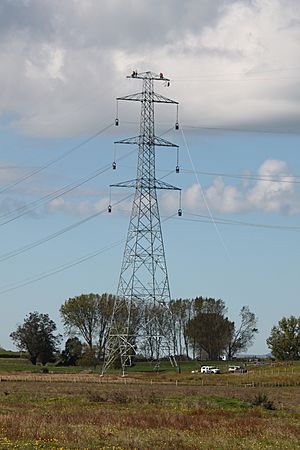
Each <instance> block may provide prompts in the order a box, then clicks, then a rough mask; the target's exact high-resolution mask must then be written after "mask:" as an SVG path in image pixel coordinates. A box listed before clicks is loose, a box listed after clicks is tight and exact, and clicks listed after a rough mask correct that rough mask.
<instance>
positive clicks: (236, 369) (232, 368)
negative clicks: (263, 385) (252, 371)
mask: <svg viewBox="0 0 300 450" xmlns="http://www.w3.org/2000/svg"><path fill="white" fill-rule="evenodd" d="M228 372H231V373H246V372H247V369H245V367H242V366H229V368H228Z"/></svg>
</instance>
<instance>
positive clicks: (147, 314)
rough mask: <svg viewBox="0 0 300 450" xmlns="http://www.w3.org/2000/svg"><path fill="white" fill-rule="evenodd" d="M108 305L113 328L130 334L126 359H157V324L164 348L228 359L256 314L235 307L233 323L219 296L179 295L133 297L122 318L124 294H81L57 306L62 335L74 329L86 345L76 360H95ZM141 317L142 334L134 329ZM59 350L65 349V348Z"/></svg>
mask: <svg viewBox="0 0 300 450" xmlns="http://www.w3.org/2000/svg"><path fill="white" fill-rule="evenodd" d="M166 306H167V307H166ZM113 310H114V324H113V327H114V330H113V334H116V335H120V336H121V335H122V333H124V331H123V330H124V329H125V327H126V326H127V327H128V326H129V329H128V330H127V329H126V333H127V332H128V336H130V344H131V345H130V349H131V350H130V352H131V354H130V355H129V356H130V358H129V361H130V365H131V363H133V361H134V358H135V357H136V355H138V357H139V358H140V357H141V358H145V359H148V360H152V361H155V360H157V359H158V355H159V353H161V351H162V350H164V349H163V348H162V345H163V344H162V342H161V341H160V340H159V339H155V338H153V336H154V334H155V330H154V328H155V327H157V326H158V327H159V333H160V334H161V335H163V336H165V338H166V339H167V341H168V349H167V350H168V352H169V353H168V354H170V356H172V355H181V356H182V357H183V358H184V359H185V358H187V359H190V358H192V359H195V358H200V359H201V358H210V359H215V358H218V357H219V356H220V355H223V354H226V355H227V357H228V358H229V359H231V358H232V357H234V356H235V355H236V354H237V353H238V352H241V351H244V350H246V349H247V348H248V347H249V346H250V344H251V343H252V341H253V339H254V335H255V333H256V332H257V328H256V323H257V318H256V316H255V314H254V313H252V312H251V311H250V309H249V307H248V306H243V308H242V309H241V311H240V323H239V324H238V325H236V324H235V323H234V322H232V321H230V320H229V319H228V318H227V317H226V312H227V309H226V306H225V302H224V301H223V300H216V299H213V298H204V297H196V298H195V299H181V298H180V299H175V300H171V301H170V302H168V303H167V305H160V304H159V303H157V304H156V305H146V306H144V305H143V304H142V302H135V303H134V302H133V303H132V305H131V313H130V323H128V322H127V316H128V311H127V303H126V301H125V300H124V299H122V298H118V297H116V296H113V295H112V294H82V295H80V296H77V297H73V298H70V299H69V300H67V301H66V302H65V303H64V304H63V305H62V306H61V308H60V313H61V317H62V319H63V323H64V326H65V330H66V335H67V336H69V337H70V338H73V337H74V335H76V336H77V337H78V338H79V339H81V340H83V341H84V342H85V346H86V347H87V348H83V350H82V351H83V354H82V355H81V356H82V357H81V358H80V362H79V363H80V364H83V365H84V364H85V365H89V364H88V363H89V361H93V364H91V365H95V364H96V363H97V362H98V363H99V362H101V361H103V360H104V358H105V355H106V353H107V346H108V336H109V330H110V326H111V323H110V320H111V316H112V311H113ZM142 323H143V324H144V326H145V329H144V336H140V335H139V329H140V328H141V324H142ZM145 324H146V325H145ZM71 342H72V341H71ZM116 348H117V347H116ZM116 348H115V349H116ZM88 349H89V350H88ZM65 351H66V352H67V353H68V351H67V349H65ZM67 353H66V354H67ZM114 353H115V358H116V361H115V362H114V364H113V367H114V368H117V367H119V365H120V362H119V361H118V356H117V352H116V351H115V352H114ZM165 353H166V352H165Z"/></svg>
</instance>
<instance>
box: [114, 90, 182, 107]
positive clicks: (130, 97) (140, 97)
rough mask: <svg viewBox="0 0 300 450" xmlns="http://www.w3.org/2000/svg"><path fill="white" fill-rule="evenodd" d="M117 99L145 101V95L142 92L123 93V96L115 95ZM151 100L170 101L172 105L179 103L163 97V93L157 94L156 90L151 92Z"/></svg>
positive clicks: (155, 101)
mask: <svg viewBox="0 0 300 450" xmlns="http://www.w3.org/2000/svg"><path fill="white" fill-rule="evenodd" d="M119 100H127V101H132V102H143V101H145V96H144V93H143V92H138V93H136V94H129V95H125V96H124V97H117V101H119ZM151 102H154V103H172V104H174V105H178V104H179V103H178V102H176V101H175V100H172V99H171V98H168V97H165V96H164V95H161V94H157V93H156V92H153V93H152V96H151Z"/></svg>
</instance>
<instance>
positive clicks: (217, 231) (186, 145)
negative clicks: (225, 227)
mask: <svg viewBox="0 0 300 450" xmlns="http://www.w3.org/2000/svg"><path fill="white" fill-rule="evenodd" d="M180 129H181V134H182V138H183V141H184V145H185V148H186V150H187V153H188V156H189V160H190V163H191V166H192V169H193V171H194V175H195V178H196V181H197V184H198V186H199V188H200V192H201V195H202V197H203V201H204V204H205V206H206V209H207V211H208V214H209V216H210V218H211V221H212V223H213V225H214V228H215V230H216V233H217V235H218V237H219V240H220V242H221V244H222V247H223V248H224V251H225V253H226V255H227V258H228V259H229V260H230V261H231V257H230V254H229V251H228V249H227V247H226V245H225V242H224V239H223V237H222V235H221V233H220V230H219V228H218V227H217V224H216V222H215V220H214V217H213V215H212V212H211V210H210V207H209V205H208V203H207V201H206V197H205V194H204V191H203V189H202V186H201V183H200V180H199V177H198V174H197V172H196V168H195V165H194V161H193V159H192V156H191V152H190V150H189V146H188V143H187V140H186V138H185V134H184V132H183V128H182V126H181V127H180Z"/></svg>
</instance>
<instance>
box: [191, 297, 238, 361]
mask: <svg viewBox="0 0 300 450" xmlns="http://www.w3.org/2000/svg"><path fill="white" fill-rule="evenodd" d="M226 312H227V309H226V306H225V303H224V301H223V300H220V299H218V300H215V299H213V298H203V297H197V298H196V299H195V316H194V317H193V318H192V319H191V320H189V322H188V324H187V335H188V336H189V338H190V339H191V341H193V342H194V343H195V345H196V347H197V350H198V353H199V354H201V351H202V350H204V351H205V352H206V353H207V355H208V358H209V359H210V360H216V359H218V358H219V357H220V356H221V354H222V353H223V351H224V350H225V349H226V347H227V346H228V342H229V340H230V336H231V331H232V322H230V321H229V320H228V318H227V317H225V314H226Z"/></svg>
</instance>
